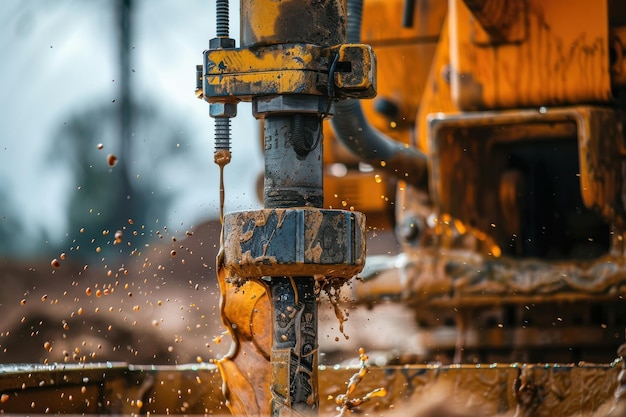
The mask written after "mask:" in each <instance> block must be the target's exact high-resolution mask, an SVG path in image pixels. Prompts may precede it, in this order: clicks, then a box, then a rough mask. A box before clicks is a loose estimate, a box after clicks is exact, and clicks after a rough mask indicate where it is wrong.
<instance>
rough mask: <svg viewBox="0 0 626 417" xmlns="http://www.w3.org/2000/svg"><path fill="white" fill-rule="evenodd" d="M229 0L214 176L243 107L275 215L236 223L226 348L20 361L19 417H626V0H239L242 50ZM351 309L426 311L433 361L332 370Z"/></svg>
mask: <svg viewBox="0 0 626 417" xmlns="http://www.w3.org/2000/svg"><path fill="white" fill-rule="evenodd" d="M214 1H215V5H216V11H217V13H216V15H217V24H216V36H215V37H214V38H212V39H210V41H209V42H208V49H207V50H206V51H204V53H203V56H202V59H203V63H202V64H201V65H198V66H197V67H196V95H197V97H198V98H201V99H203V100H204V101H206V102H208V107H209V115H210V116H211V117H212V118H213V119H214V122H215V145H216V149H215V158H214V159H215V162H216V163H217V164H218V165H219V167H220V172H222V173H224V168H225V167H226V166H227V164H228V163H229V162H230V159H231V154H230V147H231V140H242V139H241V138H232V139H231V134H230V124H231V121H232V119H233V118H235V117H236V116H237V106H238V103H240V102H250V103H251V107H252V113H253V116H254V117H255V118H256V119H258V120H259V123H260V125H261V129H260V131H261V135H260V136H261V137H260V139H259V138H256V139H254V140H253V142H254V143H251V144H250V146H258V145H259V143H258V142H260V143H261V146H262V149H263V154H264V158H265V170H264V173H263V181H262V183H263V185H262V187H261V191H260V193H259V194H260V196H261V199H262V201H263V208H262V209H259V210H251V211H241V212H229V213H224V214H223V215H221V216H220V217H221V221H222V241H221V244H222V245H221V246H222V248H221V251H220V254H219V255H218V257H217V270H218V281H219V284H220V289H221V302H220V313H221V316H222V320H223V323H224V325H225V327H226V328H227V330H228V331H229V332H230V334H231V336H232V339H233V344H232V347H231V349H230V351H229V353H228V354H227V355H226V356H225V357H223V358H220V359H219V360H217V361H216V363H215V364H213V363H211V364H200V365H198V364H193V365H185V366H177V367H159V366H156V367H155V366H150V365H144V366H137V365H135V366H130V365H128V364H115V363H107V364H81V365H75V366H72V365H66V366H62V367H57V366H56V365H53V366H34V365H30V366H27V365H24V366H15V367H12V368H10V369H9V368H6V369H2V371H3V372H0V385H1V386H0V391H1V393H0V410H1V411H2V412H22V413H32V412H40V413H44V412H45V413H49V412H55V413H74V414H78V413H94V414H95V413H97V414H124V413H125V414H128V413H136V412H137V411H138V410H139V412H140V413H150V414H172V413H174V414H179V413H180V414H205V415H207V414H212V415H218V414H223V415H224V414H228V413H230V414H232V415H237V416H239V415H248V416H265V415H271V416H302V415H304V416H311V415H335V414H337V410H338V409H339V412H340V414H339V415H342V416H343V415H348V414H350V413H352V412H354V411H356V410H358V409H362V410H363V411H364V412H367V413H370V412H371V414H370V415H374V413H375V414H376V415H402V416H406V415H413V414H412V410H413V406H415V407H417V406H416V404H417V405H419V404H420V403H423V402H425V401H428V399H429V396H430V395H431V393H432V392H433V391H432V390H433V389H434V390H437V389H442V390H444V391H445V393H446V403H447V405H448V406H450V407H452V408H453V409H454V411H455V413H454V414H453V415H465V414H463V413H464V412H465V411H466V410H467V409H469V408H471V407H472V406H476V405H480V410H481V411H480V415H489V416H528V417H530V416H550V417H557V416H562V417H566V416H579V415H584V416H592V415H593V416H611V417H616V416H623V415H626V367H625V365H624V364H625V362H624V356H626V344H624V338H625V327H626V301H625V300H624V297H625V296H626V262H625V261H626V243H625V238H626V138H625V136H624V129H623V125H624V108H625V106H626V104H625V103H624V98H623V97H624V94H626V59H625V58H624V57H625V51H626V8H625V7H623V6H624V2H623V1H619V0H599V1H594V2H590V1H588V0H551V1H543V0H507V1H503V0H241V1H240V11H239V19H240V27H241V34H240V41H239V45H237V44H236V40H235V39H234V38H233V37H231V34H230V33H229V20H230V19H231V16H230V10H229V2H228V1H227V0H214ZM203 30H204V28H203ZM245 140H250V139H249V138H246V139H245ZM232 157H234V158H236V155H233V156H232ZM226 174H228V172H227V173H226ZM222 183H223V182H222ZM223 191H224V190H223V184H222V195H221V200H222V206H223V199H224V193H223ZM374 231H375V233H376V234H377V235H379V237H380V236H382V235H387V236H391V237H392V239H393V241H394V242H395V244H393V245H390V246H393V248H391V250H389V252H390V253H382V254H376V255H373V254H369V253H367V251H366V242H368V243H369V242H374V241H375V238H374V237H373V236H372V235H373V234H374ZM396 248H398V249H397V250H396ZM366 254H367V256H366ZM347 283H349V284H350V285H346V284H347ZM341 299H348V300H350V302H351V303H354V304H357V305H364V306H368V307H370V308H371V309H370V312H371V314H372V315H376V314H377V308H379V306H380V305H381V304H385V303H387V304H397V305H402V306H404V307H406V308H407V309H409V310H410V312H411V314H412V317H413V320H414V323H413V324H414V325H415V326H417V328H418V330H419V334H420V340H421V341H422V349H421V351H420V353H419V355H417V356H416V355H405V356H402V355H399V356H398V357H397V358H395V359H394V360H393V361H392V362H386V363H383V364H382V365H378V366H373V365H370V366H369V367H366V366H365V365H366V355H365V354H364V353H361V358H360V359H361V362H362V363H361V364H362V366H361V368H357V369H354V368H350V367H345V366H339V365H337V366H334V367H331V366H326V365H323V366H320V363H319V354H320V348H319V341H318V333H319V331H318V321H319V314H318V306H319V304H320V303H326V302H328V301H331V302H334V303H337V302H338V301H340V300H341ZM339 310H340V309H339ZM338 316H341V315H340V314H338ZM339 319H340V320H341V319H342V318H341V317H339ZM364 331H367V329H365V330H364ZM372 337H376V335H372ZM59 390H62V394H61V395H58V392H59ZM51 393H52V394H53V395H52V394H51ZM185 393H186V394H185ZM83 397H88V398H87V399H86V400H85V401H82V402H80V401H72V398H81V399H83ZM52 399H54V401H52ZM42 400H43V401H42ZM406 404H409V406H408V408H403V405H406ZM394 409H397V410H394ZM396 411H397V412H396ZM416 415H419V414H416ZM428 415H432V414H428ZM436 415H443V414H442V412H439V414H436ZM468 415H477V414H476V413H474V414H468Z"/></svg>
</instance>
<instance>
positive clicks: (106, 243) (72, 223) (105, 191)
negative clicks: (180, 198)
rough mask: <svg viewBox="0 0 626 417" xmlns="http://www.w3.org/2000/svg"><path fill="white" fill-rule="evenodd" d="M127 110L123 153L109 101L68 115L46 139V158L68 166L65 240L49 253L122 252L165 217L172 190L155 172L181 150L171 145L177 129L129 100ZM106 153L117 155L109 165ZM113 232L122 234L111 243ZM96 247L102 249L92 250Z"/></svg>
mask: <svg viewBox="0 0 626 417" xmlns="http://www.w3.org/2000/svg"><path fill="white" fill-rule="evenodd" d="M130 109H131V111H132V113H133V120H134V126H135V129H136V133H135V132H131V133H130V136H131V138H132V142H131V143H130V144H129V146H128V148H127V149H126V150H125V151H123V152H120V149H121V147H122V144H121V138H120V137H119V134H117V132H118V129H116V126H117V122H118V117H117V116H118V110H117V108H116V107H115V104H114V103H112V105H111V106H106V107H105V108H102V107H100V108H94V109H88V110H86V111H82V112H79V113H76V114H74V115H73V116H71V117H69V118H68V119H67V123H66V124H65V125H64V127H63V129H62V130H60V131H59V132H57V133H56V135H55V137H54V139H53V140H52V143H53V144H54V145H53V149H52V150H51V151H50V152H51V153H53V154H54V155H53V157H52V158H51V160H53V161H56V163H59V164H63V165H65V166H68V167H69V168H70V170H71V176H72V182H73V184H72V186H71V188H68V189H69V190H72V191H71V195H70V202H69V207H68V210H67V215H68V220H69V225H68V233H69V234H68V237H69V240H70V241H69V242H63V243H62V244H61V245H62V246H61V247H59V248H55V251H57V252H64V251H67V250H70V249H72V248H73V249H74V250H76V249H79V250H80V254H81V256H83V257H89V256H91V255H93V256H103V255H111V254H112V253H120V252H124V250H125V251H126V252H124V253H128V252H129V249H128V246H127V242H128V241H131V242H132V243H133V244H132V249H134V248H136V247H138V246H139V245H141V244H142V243H144V242H145V241H146V239H148V238H149V237H150V236H151V235H152V232H151V229H155V228H158V227H159V225H158V224H156V223H155V222H156V221H157V220H158V219H163V218H164V217H165V214H166V213H167V210H168V205H169V202H170V201H171V199H172V198H173V194H171V193H170V191H168V190H167V189H165V188H164V187H162V186H160V185H159V184H158V181H159V179H158V175H155V174H156V173H157V171H158V166H159V165H160V164H161V163H162V162H163V161H164V160H166V159H171V158H173V157H174V154H175V153H176V152H179V153H183V152H185V151H184V150H183V149H181V148H180V147H178V146H177V144H179V143H180V138H179V137H178V135H179V133H178V132H181V129H177V128H176V127H175V124H174V122H172V121H168V118H167V117H164V116H163V115H160V114H159V113H158V112H157V111H156V110H153V109H149V108H148V107H147V106H146V105H141V104H131V105H130ZM100 144H102V149H99V147H100V146H99V145H100ZM109 155H114V156H115V157H116V158H117V161H116V163H115V165H114V166H111V165H110V164H109V162H110V157H109ZM129 219H131V220H132V223H133V224H132V225H131V224H129ZM117 230H121V231H123V232H124V236H123V245H120V246H118V245H115V244H114V241H115V232H116V231H117ZM133 231H136V232H137V234H136V235H134V234H133ZM98 247H100V248H101V250H102V252H96V248H98Z"/></svg>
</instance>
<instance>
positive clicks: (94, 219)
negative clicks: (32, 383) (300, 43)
mask: <svg viewBox="0 0 626 417" xmlns="http://www.w3.org/2000/svg"><path fill="white" fill-rule="evenodd" d="M231 3H232V5H231V37H234V38H237V39H238V38H239V23H238V19H235V18H234V17H236V16H238V6H239V4H238V3H239V2H237V1H233V2H231ZM214 14H215V4H214V2H213V1H212V0H191V1H185V2H184V3H181V2H179V1H175V0H91V1H83V0H59V1H54V2H50V1H45V0H31V1H21V0H7V1H2V2H0V32H1V33H2V36H0V53H1V55H2V57H3V59H2V61H3V63H2V65H0V91H2V92H3V95H4V97H5V101H4V105H3V110H2V112H0V137H1V138H2V142H1V147H0V280H1V282H2V286H3V291H1V292H0V294H1V295H0V362H3V363H10V362H41V361H44V362H56V361H65V362H68V361H89V360H95V361H97V360H124V361H133V362H140V363H149V362H152V363H173V362H186V361H191V360H196V359H197V358H196V356H197V355H200V354H203V355H209V356H214V355H216V354H217V353H216V352H213V351H212V349H213V347H215V346H217V343H213V341H212V340H213V338H216V341H217V342H219V339H220V332H221V329H220V323H219V318H218V317H217V315H216V310H215V309H216V305H217V300H218V292H217V291H218V290H217V285H216V283H215V278H214V275H215V272H214V270H213V266H214V264H215V254H216V252H217V248H218V245H219V224H218V223H217V222H216V221H215V219H217V218H218V209H219V207H218V206H219V193H218V179H219V178H218V175H219V170H218V168H217V166H216V165H215V164H214V163H213V120H212V119H210V117H209V116H208V110H209V109H208V104H206V103H204V102H201V101H199V100H198V99H197V98H196V97H195V94H194V89H195V65H196V64H200V63H202V51H203V50H204V49H206V48H207V47H208V44H209V39H210V38H212V37H214V36H215V16H214ZM239 112H240V116H238V118H237V122H236V123H233V138H234V139H233V161H232V163H231V164H230V165H229V166H228V167H226V170H225V171H226V173H225V174H226V177H225V183H226V190H227V196H226V200H227V201H226V210H228V211H230V210H244V209H250V208H254V207H258V206H259V203H258V201H257V199H256V191H255V181H256V178H257V176H258V175H259V173H261V172H262V169H263V160H262V155H261V152H260V145H259V141H258V139H257V125H256V121H255V120H254V119H253V118H252V116H251V115H250V107H249V106H248V105H246V104H242V105H241V106H240V107H239ZM194 250H195V251H194ZM194 337H197V338H198V339H201V340H193V341H192V340H190V339H193V338H194ZM182 343H185V344H184V345H183V344H182ZM227 344H228V343H226V345H227ZM181 346H182V347H181ZM217 347H218V348H220V346H217ZM225 348H227V346H226V347H225ZM202 349H204V350H202ZM218 350H219V349H218ZM222 350H224V349H222Z"/></svg>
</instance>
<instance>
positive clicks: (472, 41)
mask: <svg viewBox="0 0 626 417" xmlns="http://www.w3.org/2000/svg"><path fill="white" fill-rule="evenodd" d="M471 3H473V2H471ZM479 3H486V2H484V1H483V2H479ZM493 3H494V4H495V3H498V2H493ZM506 3H515V2H506ZM526 4H527V6H526V10H527V18H526V21H525V31H526V33H527V35H526V36H525V37H524V39H523V40H521V41H519V42H515V43H510V44H500V43H497V42H495V43H490V42H484V41H485V40H489V37H488V36H487V35H486V33H485V32H484V30H483V28H481V26H480V25H479V24H478V23H476V22H474V20H473V19H472V15H471V13H470V11H469V9H468V8H467V7H466V5H465V3H464V1H463V0H455V1H452V2H451V3H450V8H451V9H450V14H449V16H450V22H449V23H450V42H451V43H450V58H451V67H452V68H451V86H452V97H453V99H454V101H455V102H456V104H457V105H458V106H459V107H460V108H461V109H463V110H477V109H496V108H515V107H518V108H519V107H529V106H530V107H532V106H536V107H539V106H555V105H564V104H574V103H581V102H586V103H589V102H592V103H593V102H595V103H597V102H607V101H609V100H611V76H610V63H609V47H608V45H609V40H608V36H609V33H608V26H609V22H608V10H607V2H606V1H600V2H597V3H594V7H589V3H588V2H587V1H585V0H576V1H570V0H559V1H551V2H549V3H546V2H543V1H541V0H529V1H527V2H526ZM481 32H482V33H481Z"/></svg>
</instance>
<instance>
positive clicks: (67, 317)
mask: <svg viewBox="0 0 626 417" xmlns="http://www.w3.org/2000/svg"><path fill="white" fill-rule="evenodd" d="M219 233H220V227H219V223H218V222H217V221H210V222H207V223H204V224H202V225H200V226H198V227H196V228H191V229H190V230H180V231H178V232H170V231H167V229H164V230H161V231H160V232H159V233H157V234H156V236H159V237H161V238H160V239H156V241H155V242H153V243H151V244H150V246H148V247H142V248H140V249H141V250H138V251H136V252H134V253H131V251H130V250H129V251H128V253H126V252H125V255H124V256H121V257H120V258H118V259H106V258H104V259H102V258H101V259H97V260H95V261H94V260H91V261H88V262H87V261H85V260H84V259H81V257H80V256H78V255H80V253H74V252H72V251H68V252H66V253H67V255H66V256H65V259H61V257H60V254H59V257H58V258H57V259H58V261H59V266H58V267H54V266H52V265H51V259H42V260H37V261H23V262H16V261H12V260H3V261H0V280H1V281H0V282H2V288H3V289H2V291H0V363H20V362H28V363H42V362H49V363H53V362H66V363H74V362H79V361H91V362H102V361H123V362H128V363H136V364H180V363H189V362H196V361H208V360H210V359H213V358H217V357H220V356H221V355H223V354H225V353H226V352H227V350H228V347H229V345H230V341H229V340H228V336H225V335H223V331H224V328H223V326H222V323H221V321H220V318H219V311H218V303H219V288H218V286H217V281H216V277H215V256H216V255H217V252H218V246H219ZM390 248H392V249H393V250H397V249H396V246H395V242H394V241H393V239H392V238H390V237H389V236H386V237H385V236H381V235H380V234H378V236H377V237H376V238H370V239H368V253H385V252H388V251H389V249H390ZM354 285H358V283H355V284H354ZM342 309H344V310H347V311H349V318H348V321H347V322H346V324H345V330H344V333H345V335H346V336H348V339H346V338H345V337H344V335H342V334H341V333H340V332H339V328H338V321H337V319H336V318H335V315H334V313H333V310H332V309H331V307H330V305H328V303H324V302H323V303H322V304H321V305H320V330H319V342H320V347H321V352H322V356H321V361H322V362H324V361H325V360H327V361H340V360H349V359H351V358H356V357H358V353H357V350H358V348H359V347H365V348H366V349H368V350H370V351H379V352H380V351H385V350H387V351H390V350H392V349H397V348H398V347H400V348H401V349H403V350H411V349H412V348H411V337H410V334H411V332H412V330H413V328H414V325H413V322H412V315H411V313H410V311H408V310H406V309H405V308H404V307H401V306H391V305H385V306H380V307H377V308H375V309H374V310H370V309H367V308H365V307H362V306H355V305H352V304H351V303H345V304H343V305H342Z"/></svg>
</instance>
